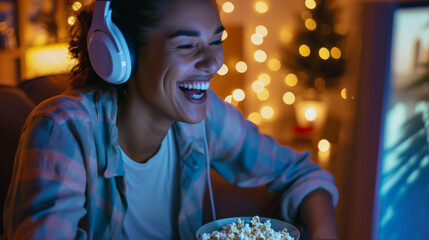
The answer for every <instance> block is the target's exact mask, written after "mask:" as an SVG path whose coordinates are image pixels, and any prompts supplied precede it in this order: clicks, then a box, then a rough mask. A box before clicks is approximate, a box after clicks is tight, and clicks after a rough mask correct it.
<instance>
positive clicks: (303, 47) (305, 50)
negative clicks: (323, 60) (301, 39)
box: [298, 44, 310, 57]
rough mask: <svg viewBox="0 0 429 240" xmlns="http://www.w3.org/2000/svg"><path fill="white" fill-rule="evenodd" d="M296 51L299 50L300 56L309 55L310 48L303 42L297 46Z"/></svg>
mask: <svg viewBox="0 0 429 240" xmlns="http://www.w3.org/2000/svg"><path fill="white" fill-rule="evenodd" d="M298 51H299V54H301V56H303V57H308V56H309V55H310V48H309V47H308V46H307V45H305V44H302V45H301V46H299V49H298Z"/></svg>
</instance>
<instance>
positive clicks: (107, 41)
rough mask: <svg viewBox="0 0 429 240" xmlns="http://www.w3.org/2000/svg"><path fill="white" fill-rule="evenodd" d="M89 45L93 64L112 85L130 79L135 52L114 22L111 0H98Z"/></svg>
mask: <svg viewBox="0 0 429 240" xmlns="http://www.w3.org/2000/svg"><path fill="white" fill-rule="evenodd" d="M87 44H88V53H89V59H90V61H91V65H92V67H93V68H94V70H95V72H96V73H97V74H98V75H99V76H100V77H101V78H102V79H104V80H105V81H107V82H109V83H112V84H122V83H124V82H126V81H128V79H129V78H130V76H131V72H132V65H133V64H132V56H131V54H132V53H131V52H130V48H129V46H128V44H127V41H126V39H125V37H124V35H123V34H122V33H121V31H120V30H119V28H118V27H117V26H116V25H115V24H114V23H113V22H112V9H111V8H110V0H101V1H99V0H97V1H96V2H95V5H94V12H93V15H92V23H91V27H90V28H89V32H88V38H87Z"/></svg>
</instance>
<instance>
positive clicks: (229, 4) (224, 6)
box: [222, 2, 234, 13]
mask: <svg viewBox="0 0 429 240" xmlns="http://www.w3.org/2000/svg"><path fill="white" fill-rule="evenodd" d="M222 10H223V11H224V12H226V13H231V12H232V11H234V4H232V2H225V3H224V4H222Z"/></svg>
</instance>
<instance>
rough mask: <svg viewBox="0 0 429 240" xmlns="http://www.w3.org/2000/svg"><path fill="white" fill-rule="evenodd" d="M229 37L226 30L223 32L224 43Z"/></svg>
mask: <svg viewBox="0 0 429 240" xmlns="http://www.w3.org/2000/svg"><path fill="white" fill-rule="evenodd" d="M227 37H228V32H227V31H226V30H223V33H222V41H223V40H225V39H226V38H227Z"/></svg>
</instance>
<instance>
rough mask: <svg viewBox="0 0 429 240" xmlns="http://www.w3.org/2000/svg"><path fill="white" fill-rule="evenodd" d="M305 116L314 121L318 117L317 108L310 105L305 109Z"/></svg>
mask: <svg viewBox="0 0 429 240" xmlns="http://www.w3.org/2000/svg"><path fill="white" fill-rule="evenodd" d="M304 117H305V119H307V120H308V121H310V122H312V121H314V120H316V117H317V110H316V109H315V108H314V107H308V108H306V109H305V111H304Z"/></svg>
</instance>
